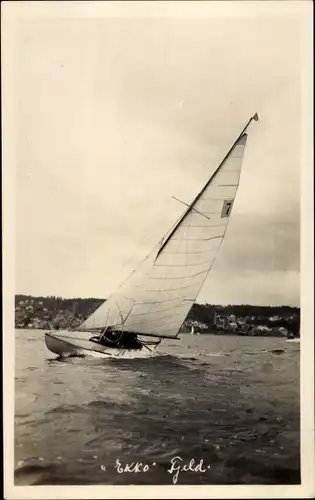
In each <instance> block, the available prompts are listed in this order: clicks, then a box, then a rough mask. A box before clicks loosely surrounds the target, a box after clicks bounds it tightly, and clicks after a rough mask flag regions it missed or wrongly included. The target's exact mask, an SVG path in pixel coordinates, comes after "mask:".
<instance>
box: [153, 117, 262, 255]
mask: <svg viewBox="0 0 315 500" xmlns="http://www.w3.org/2000/svg"><path fill="white" fill-rule="evenodd" d="M257 116H258V115H257V113H256V114H255V115H254V116H252V117H251V118H250V119H249V120H248V122H247V124H246V125H245V127H244V128H243V130H242V132H241V133H240V134H239V136H238V137H237V139H236V141H235V142H234V144H233V145H232V147H231V148H230V149H229V151H228V152H227V154H226V155H225V157H224V158H223V160H222V161H221V163H220V164H219V166H218V167H217V169H216V170H215V171H214V173H213V174H212V175H211V177H210V179H209V180H208V181H207V182H206V184H205V185H204V187H203V188H202V189H201V191H199V193H198V194H197V196H196V197H195V199H194V200H193V201H192V203H191V204H190V206H189V207H188V208H187V210H186V211H185V212H184V214H183V216H182V217H181V219H180V220H179V221H178V223H177V224H176V226H175V227H174V228H173V230H172V231H171V232H170V234H169V235H168V237H167V239H166V240H165V241H164V242H163V244H162V245H161V247H160V249H159V251H158V254H157V256H156V258H157V257H158V256H159V254H160V253H161V251H162V250H163V248H164V247H165V245H166V243H167V242H168V240H169V239H170V237H171V236H172V235H173V234H174V232H175V231H176V229H177V227H178V226H179V224H180V223H181V222H183V220H184V219H185V218H186V217H187V215H188V214H189V213H190V211H191V210H192V208H193V207H194V205H195V204H196V203H197V201H198V200H199V198H200V197H201V196H202V194H203V193H204V192H205V190H206V189H207V187H208V186H209V185H210V183H211V181H212V180H213V179H214V177H215V176H216V174H217V173H218V172H219V170H220V169H221V167H222V165H224V163H225V161H226V160H227V159H228V158H229V156H230V154H231V153H232V152H233V150H234V149H235V147H236V145H237V143H238V142H239V141H240V140H241V139H242V138H243V137H244V138H246V137H247V136H246V134H245V131H246V129H247V128H248V126H249V124H250V123H251V122H252V120H255V121H256V117H257Z"/></svg>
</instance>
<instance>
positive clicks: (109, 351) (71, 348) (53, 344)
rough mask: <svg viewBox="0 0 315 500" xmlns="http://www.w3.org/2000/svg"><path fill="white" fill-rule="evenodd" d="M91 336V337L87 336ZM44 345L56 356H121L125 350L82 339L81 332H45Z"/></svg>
mask: <svg viewBox="0 0 315 500" xmlns="http://www.w3.org/2000/svg"><path fill="white" fill-rule="evenodd" d="M89 336H91V335H89ZM45 343H46V347H47V348H48V349H49V351H51V352H53V353H54V354H57V355H58V356H86V355H97V356H106V357H107V356H110V357H112V356H121V355H122V354H123V353H125V352H126V349H117V348H112V347H107V346H104V345H101V344H98V343H96V342H92V341H90V340H89V338H84V337H83V336H82V332H71V334H70V332H59V331H58V333H55V332H53V333H52V332H46V333H45Z"/></svg>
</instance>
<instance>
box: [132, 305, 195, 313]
mask: <svg viewBox="0 0 315 500" xmlns="http://www.w3.org/2000/svg"><path fill="white" fill-rule="evenodd" d="M152 304H158V303H157V302H152ZM183 306H187V304H178V305H177V306H172V307H165V309H157V310H153V311H146V312H142V313H137V312H134V313H133V316H145V315H147V316H149V315H150V314H156V313H160V312H164V311H173V310H174V309H179V308H180V307H183Z"/></svg>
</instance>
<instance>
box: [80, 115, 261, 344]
mask: <svg viewBox="0 0 315 500" xmlns="http://www.w3.org/2000/svg"><path fill="white" fill-rule="evenodd" d="M253 119H255V120H257V119H258V117H257V115H255V116H254V117H252V118H251V119H250V120H249V122H248V124H247V125H246V127H245V128H244V130H243V132H242V133H241V134H240V136H239V138H238V139H237V141H236V142H235V143H234V145H233V146H232V148H231V149H230V151H229V153H228V154H227V156H226V157H225V158H224V160H223V161H222V163H221V164H220V165H219V167H218V168H217V170H216V171H215V173H214V174H213V175H212V177H211V178H210V179H209V181H208V182H207V183H206V185H205V186H204V188H203V189H202V190H201V191H200V193H199V194H198V195H197V196H196V198H195V200H194V201H193V202H192V203H191V205H189V206H188V209H187V210H186V212H185V213H184V214H183V216H182V217H181V218H180V220H179V221H178V223H177V224H176V225H175V227H174V228H172V229H171V231H170V232H169V234H168V235H167V236H166V238H164V241H162V243H161V245H160V248H159V249H158V251H157V252H155V254H153V255H151V258H148V259H147V260H146V262H145V263H144V265H142V266H141V267H140V268H139V269H138V270H137V271H135V272H134V273H133V275H132V276H131V278H130V279H128V280H127V281H126V282H125V283H124V284H123V286H121V287H120V289H119V290H118V291H117V292H116V293H115V294H114V295H112V296H111V297H110V298H109V299H108V300H107V301H106V302H105V303H104V304H102V305H101V306H100V307H99V308H98V309H97V310H96V311H95V312H94V313H93V314H92V315H91V316H90V317H89V318H88V319H87V320H86V321H85V322H84V323H83V324H82V325H81V326H80V327H79V330H85V331H91V330H94V329H101V328H104V327H105V326H111V327H116V328H117V327H120V328H121V329H123V330H124V331H125V332H134V333H138V334H141V335H146V334H147V335H153V336H156V337H170V338H174V337H176V336H177V335H178V332H179V330H180V327H181V326H182V324H183V322H184V321H185V319H186V317H187V315H188V313H189V311H190V309H191V307H192V305H193V303H194V302H195V300H196V298H197V296H198V295H199V293H200V290H201V288H202V286H203V284H204V282H205V279H206V277H207V274H208V272H209V271H210V269H211V267H212V264H213V262H214V259H215V257H216V254H217V251H218V249H219V247H220V245H221V243H222V240H223V238H224V235H225V232H226V228H227V225H228V221H229V217H230V215H231V212H232V207H233V203H234V200H235V196H236V192H237V188H238V185H239V181H240V175H241V169H242V161H243V157H244V152H245V145H246V140H247V135H246V134H245V133H244V132H245V130H246V128H247V127H248V125H249V123H250V122H251V121H252V120H253Z"/></svg>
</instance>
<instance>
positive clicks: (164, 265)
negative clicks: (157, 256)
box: [154, 254, 209, 279]
mask: <svg viewBox="0 0 315 500" xmlns="http://www.w3.org/2000/svg"><path fill="white" fill-rule="evenodd" d="M184 255H187V254H184ZM207 263H209V259H207V260H204V261H203V262H195V263H194V264H174V265H171V264H161V265H157V264H155V266H154V267H194V266H202V265H203V264H207ZM166 279H167V278H166Z"/></svg>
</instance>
